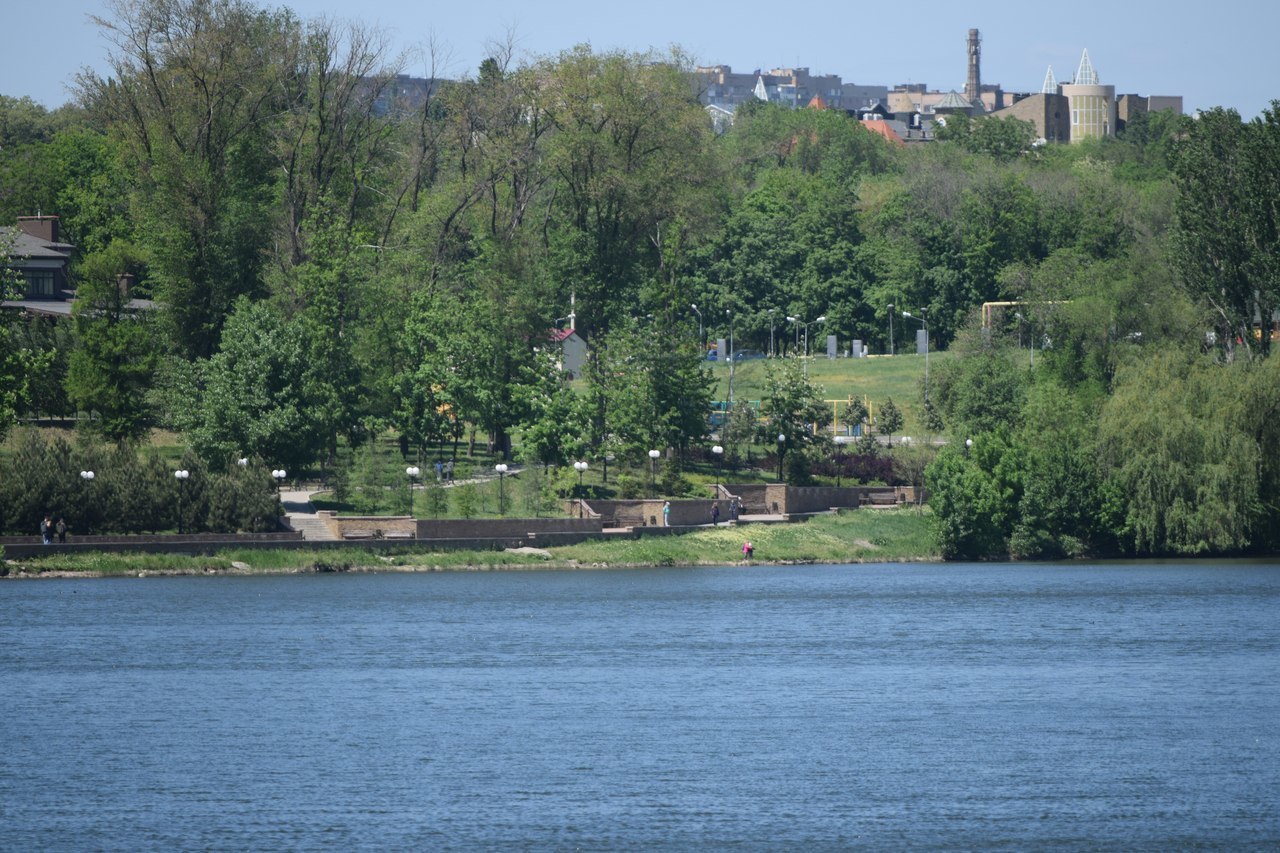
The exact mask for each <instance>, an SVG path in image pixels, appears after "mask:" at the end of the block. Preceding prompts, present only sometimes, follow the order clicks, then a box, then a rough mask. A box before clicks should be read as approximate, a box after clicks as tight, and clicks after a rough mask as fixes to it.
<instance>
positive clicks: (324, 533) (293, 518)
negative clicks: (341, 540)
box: [289, 513, 338, 542]
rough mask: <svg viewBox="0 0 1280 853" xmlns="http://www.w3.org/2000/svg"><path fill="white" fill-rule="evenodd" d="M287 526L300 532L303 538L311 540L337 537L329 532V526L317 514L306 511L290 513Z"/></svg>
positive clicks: (327, 539) (325, 539) (326, 539)
mask: <svg viewBox="0 0 1280 853" xmlns="http://www.w3.org/2000/svg"><path fill="white" fill-rule="evenodd" d="M289 526H290V527H292V528H293V529H294V530H299V531H301V532H302V538H303V539H309V540H311V541H317V542H322V541H333V540H335V539H337V538H338V537H336V536H334V535H333V533H331V532H330V530H329V526H328V525H327V524H325V523H324V522H323V521H321V520H320V517H319V516H316V515H310V514H307V513H290V515H289Z"/></svg>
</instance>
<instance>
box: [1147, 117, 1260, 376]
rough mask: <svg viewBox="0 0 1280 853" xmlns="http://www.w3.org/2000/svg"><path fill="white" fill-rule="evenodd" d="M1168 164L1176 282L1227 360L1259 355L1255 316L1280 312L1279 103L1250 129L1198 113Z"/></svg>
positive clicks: (1234, 120) (1232, 119) (1231, 119)
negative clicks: (1238, 353)
mask: <svg viewBox="0 0 1280 853" xmlns="http://www.w3.org/2000/svg"><path fill="white" fill-rule="evenodd" d="M1173 163H1174V181H1175V184H1176V186H1177V188H1178V204H1177V207H1176V211H1177V219H1176V228H1175V231H1174V236H1175V239H1174V257H1175V259H1176V263H1177V266H1178V269H1179V271H1180V272H1181V274H1182V279H1183V281H1184V282H1185V283H1186V285H1187V288H1188V289H1189V291H1190V292H1191V293H1192V294H1193V295H1194V296H1195V297H1196V298H1197V299H1198V300H1200V301H1201V302H1202V303H1203V304H1204V305H1205V306H1206V308H1207V309H1208V310H1209V311H1210V312H1211V314H1212V319H1213V323H1214V326H1215V328H1216V329H1217V331H1218V341H1219V344H1220V346H1221V347H1222V348H1223V349H1224V350H1225V351H1226V353H1227V354H1228V356H1230V355H1231V354H1232V353H1233V352H1234V351H1235V349H1236V347H1237V346H1243V347H1244V349H1245V351H1246V352H1251V351H1252V350H1253V349H1254V348H1255V346H1256V347H1257V349H1258V350H1259V351H1260V352H1261V353H1263V354H1264V355H1265V354H1267V353H1269V352H1270V348H1271V339H1270V336H1269V335H1266V334H1264V335H1262V336H1261V337H1260V338H1257V339H1255V338H1254V335H1253V318H1254V317H1255V316H1256V317H1262V318H1269V317H1271V316H1272V315H1273V313H1274V312H1275V311H1276V310H1277V308H1280V228H1277V225H1276V223H1277V221H1280V203H1278V202H1277V200H1276V199H1277V196H1278V194H1280V101H1276V102H1273V104H1272V107H1271V109H1268V110H1265V111H1264V112H1263V115H1262V116H1261V117H1259V118H1257V119H1255V120H1254V121H1252V122H1249V123H1248V124H1245V123H1243V122H1241V120H1240V115H1239V113H1237V112H1236V111H1235V110H1223V109H1220V108H1218V109H1212V110H1208V111H1205V112H1202V113H1201V114H1200V120H1199V121H1197V122H1194V123H1193V124H1192V125H1191V126H1190V127H1189V128H1188V130H1187V133H1186V134H1185V135H1183V136H1182V137H1181V138H1180V139H1179V141H1178V143H1177V146H1176V148H1175V154H1174V161H1173ZM1265 324H1266V323H1265V319H1264V325H1265Z"/></svg>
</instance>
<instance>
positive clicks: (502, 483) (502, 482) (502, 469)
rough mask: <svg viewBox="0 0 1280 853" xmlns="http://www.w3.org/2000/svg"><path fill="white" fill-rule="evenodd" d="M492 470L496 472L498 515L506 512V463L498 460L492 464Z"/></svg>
mask: <svg viewBox="0 0 1280 853" xmlns="http://www.w3.org/2000/svg"><path fill="white" fill-rule="evenodd" d="M493 470H495V471H497V472H498V515H506V514H507V493H506V476H507V463H505V462H499V463H498V464H497V465H494V466H493Z"/></svg>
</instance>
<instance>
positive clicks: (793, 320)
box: [787, 314, 827, 379]
mask: <svg viewBox="0 0 1280 853" xmlns="http://www.w3.org/2000/svg"><path fill="white" fill-rule="evenodd" d="M826 319H827V317H826V315H825V314H824V315H822V316H820V317H818V318H817V319H814V320H801V319H800V318H799V317H787V322H789V323H795V324H796V328H798V329H799V328H803V329H804V378H805V379H808V378H809V325H810V324H811V323H822V322H825V321H826Z"/></svg>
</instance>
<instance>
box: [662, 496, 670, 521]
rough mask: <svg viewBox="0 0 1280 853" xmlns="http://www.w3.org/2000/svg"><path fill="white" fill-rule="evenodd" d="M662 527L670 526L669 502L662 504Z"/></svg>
mask: <svg viewBox="0 0 1280 853" xmlns="http://www.w3.org/2000/svg"><path fill="white" fill-rule="evenodd" d="M662 526H663V527H670V526H671V501H663V502H662Z"/></svg>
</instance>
